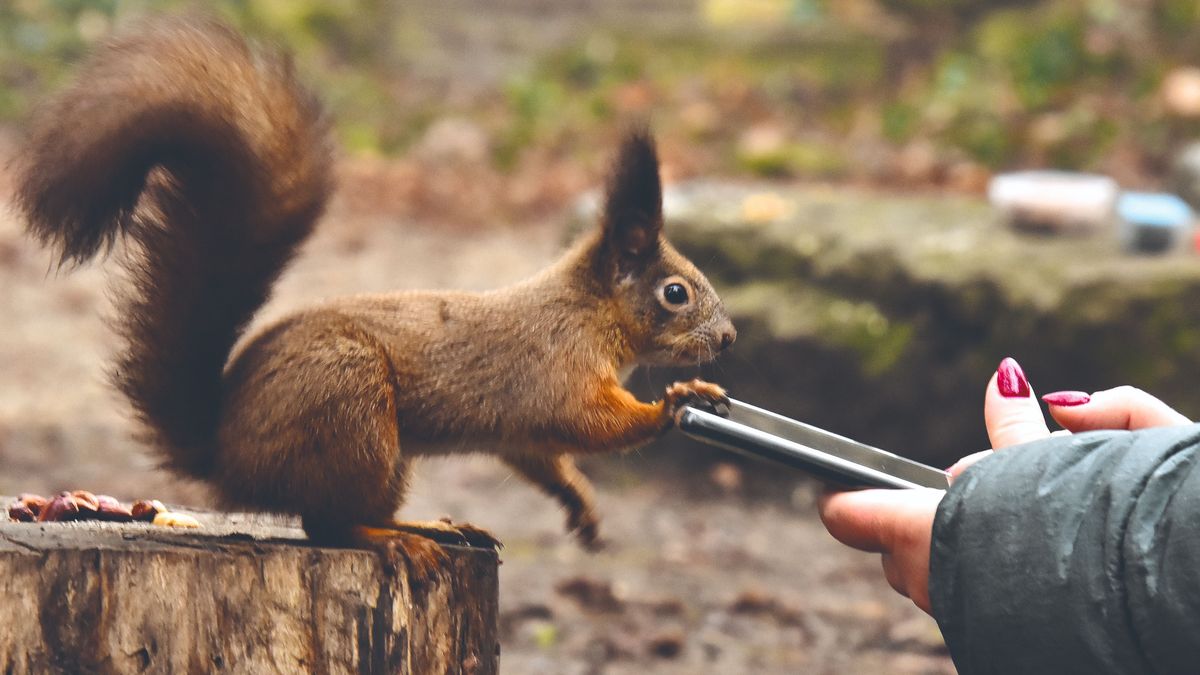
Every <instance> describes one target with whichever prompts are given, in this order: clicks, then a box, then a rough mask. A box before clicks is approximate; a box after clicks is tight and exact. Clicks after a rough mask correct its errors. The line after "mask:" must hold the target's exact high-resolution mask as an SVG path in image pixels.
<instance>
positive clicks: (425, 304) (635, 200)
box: [16, 18, 735, 555]
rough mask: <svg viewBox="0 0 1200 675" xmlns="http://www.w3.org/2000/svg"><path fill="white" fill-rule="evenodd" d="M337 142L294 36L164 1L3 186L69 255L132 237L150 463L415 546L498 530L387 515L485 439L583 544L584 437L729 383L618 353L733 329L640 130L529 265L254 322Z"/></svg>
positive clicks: (70, 100) (57, 116) (675, 345)
mask: <svg viewBox="0 0 1200 675" xmlns="http://www.w3.org/2000/svg"><path fill="white" fill-rule="evenodd" d="M332 147H333V145H332V143H331V141H330V133H329V124H328V123H327V121H326V118H325V117H324V115H323V113H322V110H321V107H320V105H319V104H318V102H317V101H316V99H315V97H314V96H312V95H311V94H310V93H308V92H307V91H306V90H305V89H304V88H303V87H302V86H301V85H300V84H299V83H298V82H297V79H296V76H295V74H294V73H293V69H292V67H291V65H290V63H289V62H288V61H287V60H286V59H284V58H280V57H278V56H274V55H271V54H264V53H260V52H259V51H256V50H255V49H252V48H251V47H250V46H248V45H247V44H246V43H245V41H244V40H243V39H242V38H241V37H240V36H239V35H238V34H237V33H236V32H235V31H234V30H232V29H230V28H228V27H226V26H225V25H223V24H221V23H219V22H217V21H215V20H210V19H197V18H159V19H155V20H152V21H148V22H143V23H142V24H141V25H139V26H137V27H136V28H135V30H132V31H128V32H125V33H124V34H122V35H120V36H118V37H116V38H113V39H111V40H110V41H109V42H107V43H106V44H105V45H103V46H101V47H100V48H99V49H98V50H97V52H96V53H95V54H94V55H93V57H92V58H91V60H90V62H89V63H88V64H87V65H85V66H84V68H83V70H82V72H81V73H80V75H79V76H78V78H77V79H76V81H75V83H74V84H73V85H71V86H69V87H68V88H67V89H66V90H65V91H63V92H62V93H61V94H60V95H59V96H58V97H57V98H55V99H54V100H52V101H51V102H49V103H48V104H47V105H46V106H45V107H44V108H42V110H41V111H40V114H39V115H38V116H37V118H36V120H34V121H33V123H32V125H31V129H30V132H29V136H28V140H27V142H26V144H25V146H24V150H23V152H22V153H21V155H20V156H19V157H18V161H17V164H16V168H17V176H18V180H17V204H18V206H19V208H20V209H21V210H22V212H23V213H24V215H25V216H26V218H27V220H28V230H29V231H30V232H31V233H32V234H33V235H35V236H37V237H39V238H40V239H41V240H43V241H44V242H46V243H47V244H48V245H50V246H52V247H53V248H54V249H55V250H56V251H58V252H59V254H60V255H61V258H62V261H63V262H66V263H73V262H83V261H86V260H87V259H89V258H91V257H92V256H93V255H95V254H97V253H98V252H100V251H101V250H103V249H106V248H108V247H109V246H110V245H111V244H112V243H113V242H114V241H115V240H116V239H118V238H119V237H122V236H125V237H127V238H128V239H130V240H132V242H133V243H134V244H135V246H133V247H131V249H130V251H129V253H128V255H127V256H126V257H127V260H126V262H125V266H126V268H127V272H128V274H129V277H130V278H129V281H128V283H127V284H125V285H124V286H123V287H122V290H121V294H120V295H119V296H118V312H119V317H118V324H119V330H120V331H121V333H122V335H123V337H124V340H125V343H126V347H125V349H124V352H123V354H122V355H121V356H120V357H119V358H118V360H117V362H116V364H115V366H114V367H113V369H112V377H113V380H114V382H115V384H116V386H117V387H118V388H119V389H120V390H121V391H122V392H123V393H124V394H125V395H126V396H127V397H128V399H129V400H130V401H131V403H132V405H133V408H134V410H135V411H136V413H137V415H138V417H139V418H140V421H141V422H142V423H143V425H144V426H145V428H146V430H147V432H148V434H149V439H150V442H151V444H152V446H153V447H154V448H155V449H156V451H157V452H158V453H159V454H160V456H161V457H162V459H163V460H164V464H165V465H167V466H168V467H169V468H171V469H173V470H175V471H177V472H179V473H180V474H183V475H185V476H189V477H193V478H198V479H202V480H204V481H207V482H208V483H210V484H211V485H212V486H213V487H214V489H215V494H216V495H217V496H218V497H219V499H220V500H221V501H222V502H223V503H224V504H225V505H227V506H230V507H235V506H236V507H250V508H254V509H259V510H267V511H275V512H284V513H293V514H299V515H300V516H301V517H302V519H303V524H304V528H305V530H306V531H307V533H308V534H309V536H310V537H312V538H313V539H315V540H318V541H323V542H331V543H339V542H355V541H364V540H365V541H369V542H372V543H378V542H380V541H390V542H399V544H400V546H401V547H403V548H406V552H407V553H409V554H410V555H411V554H412V553H413V550H412V549H413V547H414V546H416V545H417V544H415V543H414V541H415V540H414V539H413V538H414V537H423V538H432V539H433V540H437V541H441V542H443V543H445V542H447V541H450V542H454V541H468V542H477V541H480V540H482V541H484V542H485V543H491V542H492V540H491V539H490V537H488V536H486V533H483V531H482V530H477V529H475V528H471V527H470V526H465V525H463V526H455V525H452V524H447V523H424V524H412V523H403V522H400V521H397V520H395V512H396V510H397V509H398V508H399V507H400V506H401V504H402V502H403V500H404V494H405V487H406V484H407V481H408V477H409V467H410V463H411V460H412V459H413V458H414V457H417V456H421V455H428V454H445V453H457V452H475V451H478V452H487V453H491V454H494V455H496V456H498V457H499V458H500V459H501V460H502V461H504V462H506V463H507V464H508V465H510V466H511V467H512V468H513V469H514V470H515V471H516V472H517V473H518V474H519V475H521V476H523V477H525V478H526V479H528V480H530V481H531V482H533V483H534V484H536V485H538V486H539V487H541V488H542V489H543V490H544V491H545V492H547V493H548V494H550V495H551V496H553V497H555V498H556V499H557V500H558V501H559V502H560V503H561V504H562V505H563V506H564V507H565V508H566V510H567V523H568V527H569V529H571V530H573V531H574V532H575V533H576V534H577V536H578V537H579V538H580V539H581V541H582V542H583V543H584V544H593V543H595V542H596V541H597V537H598V531H597V524H598V517H597V515H596V513H595V509H594V508H593V498H592V493H591V488H590V486H589V485H588V483H587V481H586V479H585V478H584V477H583V475H582V474H581V473H580V472H579V471H578V469H576V467H575V465H574V463H573V460H572V456H573V455H578V454H588V453H600V452H609V451H619V450H624V449H627V448H630V447H634V446H637V445H639V444H642V443H644V442H646V441H649V440H650V439H652V438H654V437H656V436H658V435H660V434H661V433H663V432H664V431H666V430H667V429H669V428H670V427H671V426H672V425H673V422H674V416H675V415H676V414H677V413H678V411H679V410H680V409H681V407H682V406H683V405H686V404H701V405H709V406H719V405H720V404H721V403H722V402H723V401H726V400H727V399H725V397H724V392H723V391H722V390H721V388H720V387H718V386H716V385H713V384H710V383H706V382H701V381H699V380H693V381H691V382H685V383H675V384H673V385H671V386H670V387H668V388H667V390H666V392H665V395H664V397H663V399H662V400H660V401H657V402H653V403H645V402H641V401H638V400H637V399H636V398H635V397H634V396H633V395H632V394H631V393H630V392H628V391H627V390H626V389H625V388H624V387H623V386H622V384H621V381H620V376H619V375H618V373H619V372H622V371H623V370H625V369H627V368H628V367H630V366H632V365H635V364H665V365H688V364H693V365H694V364H697V363H700V362H703V361H707V360H710V359H711V358H713V357H714V356H715V355H716V354H717V353H718V352H719V351H721V350H722V349H724V348H725V347H727V346H728V345H729V344H730V343H731V342H732V341H733V339H734V337H735V332H734V328H733V325H732V323H731V322H730V320H729V318H728V316H727V314H726V312H725V310H724V308H723V306H722V304H721V302H720V300H719V299H718V297H717V295H716V293H715V292H714V291H713V289H712V287H711V286H710V285H709V283H708V281H707V280H706V279H705V278H704V276H703V275H702V274H701V273H700V272H699V271H698V270H697V269H696V268H695V267H694V266H693V265H692V264H691V263H690V262H688V261H687V260H686V259H685V258H684V257H683V256H682V255H680V254H679V253H677V252H676V251H675V249H674V248H672V247H671V246H670V244H669V243H667V241H666V240H665V239H664V238H663V237H662V233H661V230H662V213H661V201H662V195H661V185H660V181H659V174H658V160H657V157H656V152H655V148H654V143H653V141H652V139H651V138H650V136H649V135H648V134H647V133H646V132H633V133H631V134H629V135H628V136H627V138H626V139H625V140H624V142H623V144H622V146H621V148H620V151H619V153H618V157H617V160H616V162H615V164H614V167H613V169H612V173H611V175H610V177H609V182H608V186H607V192H606V198H605V205H604V208H603V213H602V215H601V217H600V223H599V224H598V226H597V227H596V228H595V230H594V231H593V232H591V233H590V234H589V235H587V236H585V237H584V238H583V239H582V240H581V241H579V242H578V243H577V244H576V245H574V246H573V247H572V248H571V249H570V250H569V251H568V252H566V253H565V255H563V257H562V258H561V259H559V260H558V261H557V262H556V263H554V264H553V265H551V266H550V267H549V268H548V269H546V270H544V271H543V272H542V273H540V274H538V275H536V276H534V277H533V278H531V279H529V280H527V281H524V282H521V283H518V284H515V285H513V286H510V287H507V288H502V289H499V290H494V291H489V292H483V293H466V292H426V291H399V292H394V293H384V294H375V295H361V296H353V297H342V298H336V299H332V300H329V301H326V302H324V303H322V304H319V305H315V306H311V307H309V308H307V309H303V310H301V311H298V312H295V313H293V314H291V315H289V316H286V317H284V318H282V319H281V320H278V321H276V322H274V323H272V324H270V325H266V326H263V327H261V328H258V329H257V330H254V331H251V332H249V334H245V335H244V334H243V333H246V332H247V326H248V324H249V323H250V321H251V319H252V318H253V317H254V315H255V313H256V312H257V310H258V309H259V307H260V306H261V305H262V304H263V303H264V302H265V301H266V299H267V298H268V296H269V294H270V291H271V286H272V284H273V282H274V281H275V279H276V278H277V277H278V276H279V274H280V273H281V272H282V271H283V269H284V268H285V267H286V266H287V264H288V262H289V261H290V260H291V259H292V258H293V256H294V255H295V253H296V250H297V246H298V245H299V244H300V243H301V242H303V241H304V240H305V238H306V237H307V236H308V234H309V233H310V232H311V231H312V229H313V227H314V224H315V223H316V222H317V220H318V219H319V218H320V216H321V215H322V213H323V211H324V209H325V206H326V202H327V201H328V199H329V196H330V194H331V192H332V189H333V180H332ZM418 547H419V546H418ZM437 550H439V551H440V549H437Z"/></svg>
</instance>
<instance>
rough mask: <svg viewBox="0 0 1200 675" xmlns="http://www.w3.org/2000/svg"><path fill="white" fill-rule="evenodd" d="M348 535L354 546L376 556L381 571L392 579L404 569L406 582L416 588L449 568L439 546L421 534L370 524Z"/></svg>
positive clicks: (431, 580) (361, 526) (444, 553)
mask: <svg viewBox="0 0 1200 675" xmlns="http://www.w3.org/2000/svg"><path fill="white" fill-rule="evenodd" d="M349 534H350V540H351V544H352V545H353V546H355V547H357V548H364V549H367V550H371V551H375V552H376V553H378V554H379V558H380V561H381V562H382V563H383V568H384V572H386V573H387V574H388V575H391V576H394V575H396V574H397V573H398V572H399V571H400V569H401V568H403V569H404V570H405V571H406V572H407V576H408V580H409V583H410V584H412V585H413V586H416V587H425V586H428V585H429V584H430V583H432V582H434V581H436V580H437V579H438V577H439V575H440V574H441V572H442V571H443V570H445V569H447V568H448V567H449V565H450V556H448V555H447V554H446V550H445V549H444V548H442V545H441V544H439V543H438V542H436V541H434V540H433V539H430V538H429V537H426V536H423V535H420V534H414V533H412V532H406V531H404V530H399V529H393V528H390V527H371V526H369V525H356V526H354V527H352V528H351V530H350V533H349Z"/></svg>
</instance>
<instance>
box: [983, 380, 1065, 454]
mask: <svg viewBox="0 0 1200 675" xmlns="http://www.w3.org/2000/svg"><path fill="white" fill-rule="evenodd" d="M983 421H984V424H986V425H987V431H988V438H990V439H991V441H992V447H993V448H995V449H996V450H999V449H1001V448H1007V447H1008V446H1010V445H1018V444H1021V443H1027V442H1029V441H1036V440H1037V439H1039V438H1045V437H1047V436H1049V435H1050V429H1049V428H1047V427H1046V419H1045V418H1044V417H1042V408H1041V406H1039V405H1038V402H1037V399H1036V398H1034V397H1033V389H1032V388H1031V387H1030V386H1029V380H1027V379H1025V373H1024V371H1022V370H1021V366H1020V365H1019V364H1018V363H1017V362H1016V361H1014V360H1013V359H1011V358H1006V359H1004V360H1003V361H1001V362H1000V366H999V367H998V368H997V369H996V374H995V375H993V376H992V379H991V381H990V382H988V386H987V393H986V394H985V395H984V400H983Z"/></svg>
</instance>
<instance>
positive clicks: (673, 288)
mask: <svg viewBox="0 0 1200 675" xmlns="http://www.w3.org/2000/svg"><path fill="white" fill-rule="evenodd" d="M663 299H664V300H666V301H667V302H669V303H671V304H672V305H682V304H684V303H686V302H687V301H688V292H687V289H686V288H684V287H683V284H667V285H666V286H664V287H663Z"/></svg>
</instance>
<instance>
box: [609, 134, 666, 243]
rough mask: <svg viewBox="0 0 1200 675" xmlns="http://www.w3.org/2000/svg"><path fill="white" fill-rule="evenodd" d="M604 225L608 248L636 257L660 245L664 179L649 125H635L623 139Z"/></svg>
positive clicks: (613, 172)
mask: <svg viewBox="0 0 1200 675" xmlns="http://www.w3.org/2000/svg"><path fill="white" fill-rule="evenodd" d="M603 218H604V219H603V221H602V227H603V230H604V240H605V243H607V244H608V247H609V250H610V251H612V252H613V253H615V254H616V255H617V256H618V257H620V258H625V259H637V258H641V257H643V256H645V255H646V254H648V253H651V252H652V251H654V250H656V249H657V248H658V235H659V233H660V232H661V231H662V183H661V182H660V180H659V177H658V153H657V151H656V150H655V148H654V138H653V137H652V136H651V135H650V132H649V131H648V130H646V129H636V130H634V131H633V132H631V133H629V134H628V135H627V136H626V137H625V140H624V141H623V142H622V143H621V150H620V153H619V154H618V155H617V160H616V162H614V164H613V169H612V173H611V174H610V175H609V178H608V191H607V193H606V196H605V201H604V216H603Z"/></svg>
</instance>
